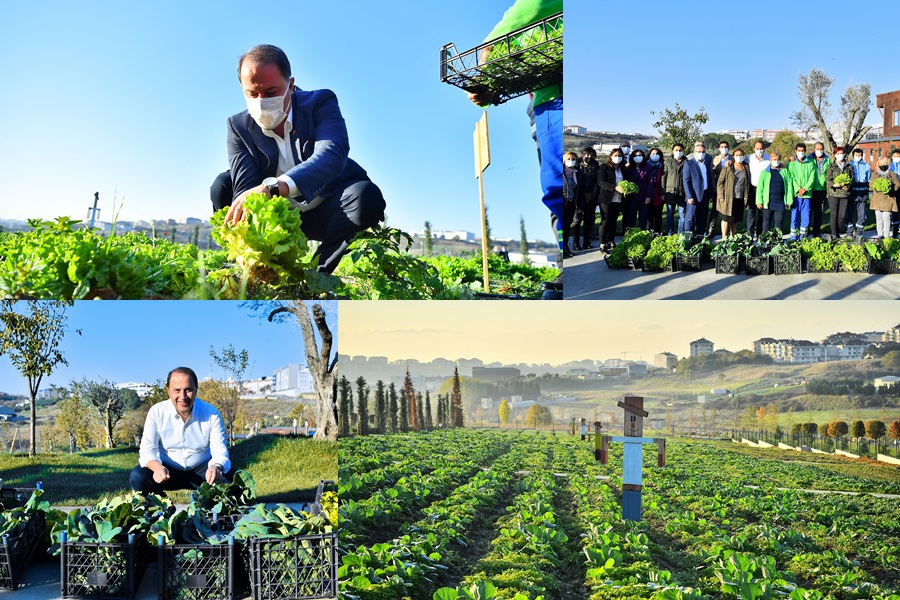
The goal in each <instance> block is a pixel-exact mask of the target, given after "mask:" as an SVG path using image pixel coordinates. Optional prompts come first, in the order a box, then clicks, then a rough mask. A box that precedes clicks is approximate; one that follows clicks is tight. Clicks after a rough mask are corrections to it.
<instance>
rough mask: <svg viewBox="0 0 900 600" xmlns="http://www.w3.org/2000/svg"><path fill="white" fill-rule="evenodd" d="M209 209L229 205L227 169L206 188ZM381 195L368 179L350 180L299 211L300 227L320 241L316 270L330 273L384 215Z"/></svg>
mask: <svg viewBox="0 0 900 600" xmlns="http://www.w3.org/2000/svg"><path fill="white" fill-rule="evenodd" d="M209 195H210V199H211V200H212V205H213V211H214V212H215V211H218V210H221V209H222V208H223V207H225V206H231V201H232V198H233V197H234V188H233V187H232V184H231V172H230V171H226V172H225V173H222V174H221V175H219V176H218V177H216V180H215V181H214V182H213V184H212V187H210V188H209ZM384 207H385V203H384V196H383V195H382V194H381V190H380V189H378V186H377V185H375V184H374V183H372V182H371V181H369V180H357V181H350V182H348V183H347V184H346V185H344V187H343V188H342V189H340V190H338V191H336V192H334V193H333V194H331V195H330V196H328V197H327V198H325V200H324V201H323V202H322V203H321V204H320V205H319V206H317V207H316V208H314V209H312V210H308V211H306V212H305V213H303V214H302V215H301V225H300V228H301V229H302V230H303V233H304V235H306V237H308V238H309V239H311V240H316V241H319V242H322V243H321V244H320V245H319V248H318V250H316V254H315V255H316V256H318V257H319V269H318V270H319V271H324V272H325V273H331V272H332V271H334V269H335V267H337V265H338V262H340V260H341V257H342V256H343V255H344V252H346V251H347V246H349V245H350V241H351V240H353V236H355V235H356V234H357V233H359V232H360V231H362V230H363V229H366V228H368V227H372V226H373V225H377V224H378V222H379V221H381V220H383V219H384Z"/></svg>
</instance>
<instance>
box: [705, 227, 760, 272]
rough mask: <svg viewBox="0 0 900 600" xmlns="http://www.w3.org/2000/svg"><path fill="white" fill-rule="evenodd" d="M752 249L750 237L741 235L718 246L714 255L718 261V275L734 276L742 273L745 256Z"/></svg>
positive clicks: (727, 239)
mask: <svg viewBox="0 0 900 600" xmlns="http://www.w3.org/2000/svg"><path fill="white" fill-rule="evenodd" d="M751 247H752V243H751V239H750V236H748V235H747V234H745V233H739V234H737V235H733V236H731V237H729V238H726V239H724V240H722V241H721V242H719V243H718V244H716V246H715V248H713V250H712V255H713V257H715V259H716V274H725V275H734V274H737V273H740V272H741V268H742V266H743V262H744V261H743V258H744V254H745V253H746V252H747V251H748V250H749V249H750V248H751Z"/></svg>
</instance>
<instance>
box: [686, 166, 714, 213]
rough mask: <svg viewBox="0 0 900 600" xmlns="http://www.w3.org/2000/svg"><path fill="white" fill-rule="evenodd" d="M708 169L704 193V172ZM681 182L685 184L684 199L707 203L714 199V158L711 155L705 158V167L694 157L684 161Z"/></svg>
mask: <svg viewBox="0 0 900 600" xmlns="http://www.w3.org/2000/svg"><path fill="white" fill-rule="evenodd" d="M701 168H705V169H706V192H705V193H704V192H703V172H702V171H701V170H700V169H701ZM681 180H682V182H683V183H684V199H685V200H690V199H694V200H695V201H696V202H698V203H699V202H705V201H707V200H709V199H710V198H712V197H713V190H714V189H715V187H716V182H715V181H713V173H712V158H711V157H710V156H709V154H707V155H705V156H704V157H703V166H702V167H701V165H700V163H698V162H697V160H696V159H694V158H693V157H691V158H689V159H688V160H686V161H684V169H683V170H682V171H681Z"/></svg>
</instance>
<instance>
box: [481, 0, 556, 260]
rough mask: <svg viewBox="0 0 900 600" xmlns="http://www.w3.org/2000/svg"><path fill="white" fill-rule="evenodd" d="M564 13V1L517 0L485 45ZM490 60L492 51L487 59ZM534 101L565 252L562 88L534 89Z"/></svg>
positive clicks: (546, 186) (487, 97) (549, 196)
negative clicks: (563, 229)
mask: <svg viewBox="0 0 900 600" xmlns="http://www.w3.org/2000/svg"><path fill="white" fill-rule="evenodd" d="M562 10H563V0H516V2H515V3H513V5H512V6H511V7H509V9H507V11H506V12H505V13H504V14H503V18H502V19H500V22H499V23H497V25H495V26H494V28H493V29H492V30H491V32H490V33H489V34H488V35H487V37H486V38H485V39H484V41H485V42H487V41H490V40H493V39H495V38H498V37H500V36H502V35H506V34H508V33H511V32H513V31H515V30H517V29H521V28H523V27H526V26H528V25H531V24H532V23H537V22H539V21H541V20H543V19H546V18H547V17H550V16H552V15H555V14H556V13H560V12H562ZM489 57H490V50H488V52H487V55H486V56H485V59H487V58H489ZM532 94H533V98H532V101H531V104H532V107H533V110H534V125H535V131H536V133H537V143H538V146H539V147H540V149H541V188H542V189H543V193H544V195H543V198H542V201H543V203H544V205H545V206H546V207H547V208H548V209H549V210H550V212H551V213H552V215H553V220H554V221H555V229H556V238H557V243H558V245H559V250H560V253H562V250H563V232H562V223H563V218H564V217H563V205H564V201H563V191H562V187H563V186H562V178H563V174H562V167H563V143H562V142H563V140H562V138H563V136H562V130H563V121H562V112H563V98H562V87H561V86H560V85H551V86H548V87H544V88H541V89H537V90H533V92H532ZM492 98H493V94H492V93H491V92H490V90H488V91H485V92H481V93H472V92H469V100H471V101H472V102H473V103H475V104H477V105H478V106H486V105H487V104H488V103H490V101H491V99H492Z"/></svg>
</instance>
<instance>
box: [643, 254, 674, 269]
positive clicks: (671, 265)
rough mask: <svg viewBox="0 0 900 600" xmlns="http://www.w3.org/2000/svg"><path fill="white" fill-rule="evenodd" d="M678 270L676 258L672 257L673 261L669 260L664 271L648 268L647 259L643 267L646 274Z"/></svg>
mask: <svg viewBox="0 0 900 600" xmlns="http://www.w3.org/2000/svg"><path fill="white" fill-rule="evenodd" d="M677 270H678V269H677V268H676V258H675V257H674V256H673V257H672V259H671V260H669V262H668V263H666V267H665V268H664V269H653V268H651V267H648V266H647V263H646V259H645V262H644V263H643V264H642V265H641V271H644V272H645V273H661V272H664V271H677Z"/></svg>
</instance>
